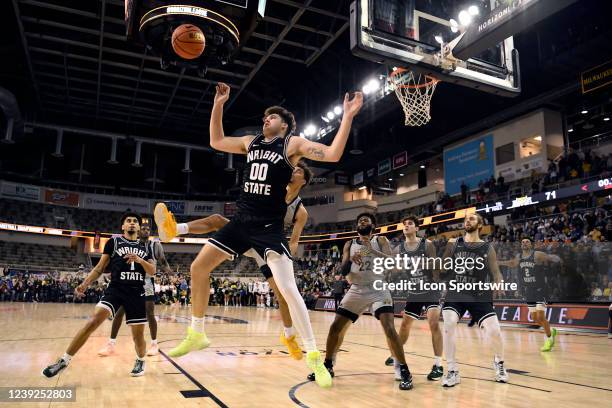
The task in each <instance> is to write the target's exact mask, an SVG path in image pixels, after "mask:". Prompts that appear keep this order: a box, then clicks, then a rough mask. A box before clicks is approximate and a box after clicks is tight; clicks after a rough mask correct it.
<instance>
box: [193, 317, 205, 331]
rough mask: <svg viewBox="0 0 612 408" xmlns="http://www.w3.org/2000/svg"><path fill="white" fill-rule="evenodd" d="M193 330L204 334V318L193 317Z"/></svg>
mask: <svg viewBox="0 0 612 408" xmlns="http://www.w3.org/2000/svg"><path fill="white" fill-rule="evenodd" d="M191 328H192V329H193V330H195V331H196V332H198V333H204V318H203V317H195V316H191Z"/></svg>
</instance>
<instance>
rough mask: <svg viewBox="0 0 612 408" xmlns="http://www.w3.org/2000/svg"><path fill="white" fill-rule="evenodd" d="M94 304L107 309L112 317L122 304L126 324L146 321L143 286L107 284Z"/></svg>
mask: <svg viewBox="0 0 612 408" xmlns="http://www.w3.org/2000/svg"><path fill="white" fill-rule="evenodd" d="M96 306H97V307H103V308H104V309H106V310H108V311H109V312H110V313H111V317H112V318H113V319H114V318H115V313H116V312H117V311H118V310H119V308H120V307H121V306H123V309H124V310H125V323H126V324H128V325H132V324H145V323H146V322H147V310H146V307H145V292H144V288H143V287H133V288H132V287H127V286H126V287H120V286H109V287H108V288H107V289H106V290H105V291H104V296H102V299H100V301H99V302H98V304H97V305H96Z"/></svg>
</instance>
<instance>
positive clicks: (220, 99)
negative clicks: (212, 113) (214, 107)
mask: <svg viewBox="0 0 612 408" xmlns="http://www.w3.org/2000/svg"><path fill="white" fill-rule="evenodd" d="M216 89H217V92H216V93H215V103H220V104H222V105H223V104H224V103H225V102H227V100H228V99H229V96H230V87H229V86H228V85H227V84H225V83H223V82H219V83H218V84H217V86H216Z"/></svg>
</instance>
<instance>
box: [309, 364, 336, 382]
mask: <svg viewBox="0 0 612 408" xmlns="http://www.w3.org/2000/svg"><path fill="white" fill-rule="evenodd" d="M325 367H326V368H327V371H329V375H331V376H332V378H334V366H331V365H330V366H328V365H327V364H325ZM306 379H307V380H308V381H315V373H310V374H308V377H306Z"/></svg>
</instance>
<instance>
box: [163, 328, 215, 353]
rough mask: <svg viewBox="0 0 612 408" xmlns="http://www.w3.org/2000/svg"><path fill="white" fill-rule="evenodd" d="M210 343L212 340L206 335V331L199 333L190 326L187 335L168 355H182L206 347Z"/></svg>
mask: <svg viewBox="0 0 612 408" xmlns="http://www.w3.org/2000/svg"><path fill="white" fill-rule="evenodd" d="M209 345H210V341H209V340H208V337H206V333H198V332H197V331H195V330H193V329H192V328H191V327H188V328H187V337H185V339H184V340H183V341H181V343H180V344H179V345H178V346H176V347H175V348H173V349H172V350H170V351H169V352H168V355H169V356H170V357H181V356H184V355H185V354H187V353H189V352H192V351H195V350H202V349H205V348H206V347H208V346H209Z"/></svg>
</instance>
